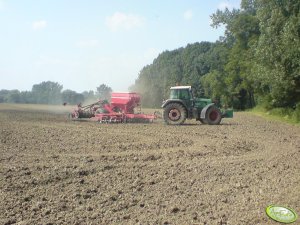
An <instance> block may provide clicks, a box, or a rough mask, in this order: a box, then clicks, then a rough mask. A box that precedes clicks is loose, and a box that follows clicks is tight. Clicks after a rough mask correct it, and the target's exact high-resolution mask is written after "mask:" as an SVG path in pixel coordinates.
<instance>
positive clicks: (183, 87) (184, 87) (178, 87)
mask: <svg viewBox="0 0 300 225" xmlns="http://www.w3.org/2000/svg"><path fill="white" fill-rule="evenodd" d="M191 88H192V87H191V86H175V87H171V88H170V89H171V90H173V89H191Z"/></svg>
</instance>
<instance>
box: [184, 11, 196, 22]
mask: <svg viewBox="0 0 300 225" xmlns="http://www.w3.org/2000/svg"><path fill="white" fill-rule="evenodd" d="M193 16H194V14H193V11H192V10H187V11H185V12H184V13H183V18H184V19H185V20H191V19H192V18H193Z"/></svg>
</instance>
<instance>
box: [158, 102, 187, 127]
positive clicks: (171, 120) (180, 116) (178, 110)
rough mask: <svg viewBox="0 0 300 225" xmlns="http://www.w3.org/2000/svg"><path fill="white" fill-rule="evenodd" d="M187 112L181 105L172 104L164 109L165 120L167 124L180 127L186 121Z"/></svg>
mask: <svg viewBox="0 0 300 225" xmlns="http://www.w3.org/2000/svg"><path fill="white" fill-rule="evenodd" d="M186 114H187V113H186V110H185V108H184V107H183V106H182V105H181V104H179V103H170V104H168V105H167V106H166V107H164V112H163V118H164V120H165V123H166V124H169V125H180V124H183V123H184V121H185V120H186Z"/></svg>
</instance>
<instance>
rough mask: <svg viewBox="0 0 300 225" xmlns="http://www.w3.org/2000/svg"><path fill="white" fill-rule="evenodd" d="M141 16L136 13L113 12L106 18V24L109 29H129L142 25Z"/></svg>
mask: <svg viewBox="0 0 300 225" xmlns="http://www.w3.org/2000/svg"><path fill="white" fill-rule="evenodd" d="M143 23H144V21H143V18H142V17H140V16H138V15H133V14H125V13H121V12H115V13H114V14H113V15H112V16H108V17H107V18H106V25H107V26H108V28H109V29H110V30H111V31H118V30H131V29H134V28H138V27H142V26H143Z"/></svg>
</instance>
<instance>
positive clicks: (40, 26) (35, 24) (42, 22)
mask: <svg viewBox="0 0 300 225" xmlns="http://www.w3.org/2000/svg"><path fill="white" fill-rule="evenodd" d="M46 26H47V21H45V20H39V21H34V22H33V23H32V29H34V30H40V29H44V28H45V27H46Z"/></svg>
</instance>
